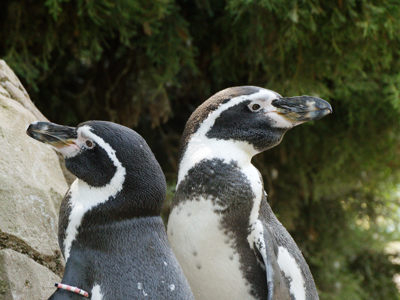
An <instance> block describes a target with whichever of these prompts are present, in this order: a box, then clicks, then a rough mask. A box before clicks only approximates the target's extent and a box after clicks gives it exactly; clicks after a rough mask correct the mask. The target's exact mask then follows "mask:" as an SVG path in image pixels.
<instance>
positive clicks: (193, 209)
mask: <svg viewBox="0 0 400 300" xmlns="http://www.w3.org/2000/svg"><path fill="white" fill-rule="evenodd" d="M331 112H332V107H331V106H330V104H329V103H328V102H326V101H324V100H322V99H320V98H317V97H311V96H297V97H282V96H281V95H279V94H278V93H276V92H274V91H271V90H268V89H264V88H260V87H255V86H239V87H231V88H228V89H225V90H222V91H220V92H218V93H216V94H215V95H213V96H212V97H211V98H209V99H208V100H207V101H205V102H204V103H203V104H202V105H200V106H199V107H198V108H197V109H196V110H195V111H194V112H193V114H192V115H191V116H190V118H189V120H188V121H187V123H186V126H185V129H184V132H183V136H182V142H181V158H180V163H179V172H178V180H177V185H176V193H175V196H174V199H173V203H172V209H171V212H170V215H169V220H168V229H167V234H168V238H169V241H170V243H171V246H172V249H173V250H174V253H175V255H176V257H177V258H178V261H179V262H180V264H181V266H182V268H183V271H184V273H185V275H186V277H187V279H188V281H189V284H190V286H191V288H192V291H193V294H194V296H195V298H196V300H203V299H207V300H213V299H218V300H224V299H227V300H228V299H229V300H234V299H238V300H239V299H240V300H243V299H268V300H272V299H274V300H305V299H307V300H315V299H318V293H317V289H316V286H315V283H314V280H313V277H312V274H311V272H310V269H309V267H308V265H307V263H306V261H305V259H304V257H303V255H302V253H301V251H300V249H299V248H298V246H297V245H296V243H295V241H294V240H293V239H292V237H291V236H290V234H289V233H288V231H287V230H286V229H285V228H284V226H283V225H282V224H281V223H280V222H279V221H278V219H277V218H276V216H275V215H274V213H273V212H272V210H271V207H270V205H269V204H268V202H267V194H266V192H265V191H264V186H263V180H262V177H261V175H260V172H259V171H258V170H257V169H256V168H255V167H254V166H253V165H252V163H251V159H252V157H253V156H254V155H256V154H258V153H261V152H263V151H266V150H268V149H270V148H272V147H274V146H276V145H278V144H279V143H280V142H281V140H282V138H283V136H284V134H285V133H286V132H287V131H288V130H289V129H291V128H293V127H294V126H296V125H299V124H301V123H303V122H306V121H309V120H317V119H320V118H322V117H323V116H325V115H327V114H329V113H331Z"/></svg>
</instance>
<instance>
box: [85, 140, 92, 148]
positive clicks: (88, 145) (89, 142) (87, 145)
mask: <svg viewBox="0 0 400 300" xmlns="http://www.w3.org/2000/svg"><path fill="white" fill-rule="evenodd" d="M85 144H86V147H87V148H89V149H92V148H93V147H94V143H93V142H92V141H91V140H86V142H85Z"/></svg>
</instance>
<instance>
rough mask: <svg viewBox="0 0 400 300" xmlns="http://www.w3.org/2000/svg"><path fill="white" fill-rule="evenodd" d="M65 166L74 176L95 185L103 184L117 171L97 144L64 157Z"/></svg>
mask: <svg viewBox="0 0 400 300" xmlns="http://www.w3.org/2000/svg"><path fill="white" fill-rule="evenodd" d="M65 166H66V167H67V169H68V170H69V171H70V172H71V173H72V174H74V175H75V176H76V177H78V178H80V179H82V180H83V181H85V182H86V183H87V184H89V185H90V186H95V187H100V186H105V185H106V184H107V183H109V182H110V180H111V178H112V177H113V176H114V174H115V172H116V171H117V168H116V167H115V165H114V163H113V162H112V160H111V159H110V157H109V156H108V154H107V152H106V151H105V150H104V149H103V148H101V147H99V146H98V145H95V146H94V147H93V148H92V149H84V150H83V151H82V152H81V153H79V154H78V155H76V156H73V157H70V158H66V159H65Z"/></svg>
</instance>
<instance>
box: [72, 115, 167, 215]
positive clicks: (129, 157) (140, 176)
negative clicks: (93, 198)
mask: <svg viewBox="0 0 400 300" xmlns="http://www.w3.org/2000/svg"><path fill="white" fill-rule="evenodd" d="M85 125H87V126H90V128H91V132H93V133H94V134H95V135H97V136H99V137H101V138H102V139H103V140H104V142H106V143H107V144H109V145H110V146H111V148H112V149H113V150H115V156H116V157H117V159H118V161H119V162H120V163H121V165H122V167H123V168H125V170H126V175H125V181H124V183H123V189H122V191H121V192H120V194H119V196H118V201H113V202H107V203H104V204H101V205H100V206H99V207H98V208H99V209H100V210H101V208H102V207H104V215H103V216H100V218H101V217H104V218H106V219H107V218H108V215H109V214H111V212H112V210H113V209H115V210H119V212H118V215H119V217H121V218H125V217H128V216H129V215H130V214H131V213H132V205H133V202H134V204H135V207H136V208H137V209H139V210H138V214H139V215H140V214H144V215H146V214H151V215H153V214H156V215H157V214H159V212H160V209H161V205H162V203H163V201H164V199H165V191H166V182H165V177H164V173H163V172H162V170H161V167H160V165H159V164H158V162H157V160H156V158H155V157H154V154H153V153H152V151H151V149H150V148H149V146H148V145H147V143H146V141H145V140H144V139H143V138H142V137H141V136H140V135H139V134H138V133H136V132H135V131H134V130H132V129H130V128H128V127H125V126H122V125H118V124H115V123H111V122H105V121H89V122H85V123H82V124H80V125H79V126H78V128H79V127H81V126H85ZM98 146H99V145H96V146H95V147H94V148H93V149H91V150H89V151H87V152H88V153H91V152H93V150H94V149H95V148H98ZM100 155H103V153H100ZM106 155H108V154H107V153H106ZM106 161H107V163H105V164H103V165H102V166H101V165H100V166H99V168H100V167H101V168H103V167H107V168H108V170H103V169H102V170H101V172H103V175H100V174H98V176H100V177H102V178H103V179H105V178H108V177H109V176H110V175H111V177H112V176H113V175H114V173H115V171H116V168H115V166H114V165H113V167H111V166H110V163H109V162H111V163H112V161H111V160H110V158H109V157H108V160H106ZM90 176H91V175H90ZM133 199H134V201H133ZM107 210H109V211H107ZM96 213H99V212H96Z"/></svg>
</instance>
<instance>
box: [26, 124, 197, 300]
mask: <svg viewBox="0 0 400 300" xmlns="http://www.w3.org/2000/svg"><path fill="white" fill-rule="evenodd" d="M27 133H28V135H29V136H31V137H33V138H34V139H36V140H39V141H41V142H44V143H47V144H50V145H52V146H53V147H54V148H55V149H56V150H57V151H58V152H60V153H61V154H62V155H63V156H64V157H65V164H66V167H67V169H68V170H70V171H71V172H72V173H73V174H74V175H76V176H77V179H76V180H75V181H74V182H73V183H72V185H71V187H70V189H69V191H68V192H67V194H66V196H65V198H64V200H63V201H62V204H61V208H60V216H59V234H58V236H59V245H60V248H61V250H62V253H63V255H64V258H65V260H66V267H65V272H64V276H63V280H62V282H63V283H65V284H68V285H71V286H76V287H78V288H80V289H83V290H85V291H88V292H90V293H91V299H96V300H99V299H142V298H147V299H174V300H175V299H185V300H186V299H193V295H192V293H191V291H190V287H189V285H188V283H187V280H186V279H185V277H184V275H183V272H182V269H181V268H180V266H179V264H178V262H177V260H176V258H175V256H174V254H173V253H172V250H171V248H170V246H169V244H168V241H167V236H166V232H165V229H164V225H163V222H162V220H161V217H160V210H161V206H162V204H163V201H164V199H165V192H166V183H165V177H164V174H163V172H162V170H161V167H160V165H159V164H158V162H157V160H156V159H155V157H154V155H153V153H152V152H151V150H150V148H149V147H148V145H147V143H146V141H145V140H144V139H143V138H142V137H141V136H140V135H139V134H137V133H136V132H135V131H133V130H131V129H129V128H127V127H124V126H121V125H118V124H115V123H111V122H103V121H89V122H85V123H82V124H80V125H78V126H77V127H76V128H75V127H67V126H61V125H57V124H53V123H48V122H35V123H32V124H31V125H30V126H29V127H28V129H27ZM49 284H53V283H49ZM50 299H82V296H79V295H77V294H73V293H71V292H68V291H65V290H61V289H59V290H57V291H56V292H55V293H54V294H53V295H52V296H51V298H50Z"/></svg>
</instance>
